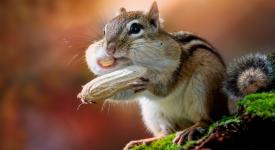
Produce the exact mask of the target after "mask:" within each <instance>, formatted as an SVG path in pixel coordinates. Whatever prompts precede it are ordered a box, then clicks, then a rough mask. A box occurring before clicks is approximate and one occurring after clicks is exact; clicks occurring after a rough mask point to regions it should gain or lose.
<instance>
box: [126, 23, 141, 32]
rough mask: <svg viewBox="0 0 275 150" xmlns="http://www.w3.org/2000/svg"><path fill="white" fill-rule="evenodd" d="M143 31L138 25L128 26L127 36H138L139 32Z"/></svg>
mask: <svg viewBox="0 0 275 150" xmlns="http://www.w3.org/2000/svg"><path fill="white" fill-rule="evenodd" d="M142 29H143V26H142V25H141V24H139V23H133V24H132V25H131V26H130V29H129V34H139V33H140V32H141V30H142Z"/></svg>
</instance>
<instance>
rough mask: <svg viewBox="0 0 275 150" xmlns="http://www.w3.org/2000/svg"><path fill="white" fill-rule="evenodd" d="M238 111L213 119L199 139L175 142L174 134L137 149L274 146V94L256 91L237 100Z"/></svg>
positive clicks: (199, 149) (211, 148)
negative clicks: (182, 142) (173, 141)
mask: <svg viewBox="0 0 275 150" xmlns="http://www.w3.org/2000/svg"><path fill="white" fill-rule="evenodd" d="M238 110H239V111H238V114H236V115H233V116H226V117H224V118H223V119H221V120H219V121H217V122H214V123H213V124H212V125H210V126H209V127H208V129H207V130H206V132H205V133H203V134H202V135H200V136H199V138H198V139H197V140H194V141H187V142H186V143H185V144H183V145H176V144H173V143H172V139H173V138H174V137H175V134H172V135H169V136H167V137H165V138H163V139H161V140H159V141H156V142H154V143H152V144H150V145H140V146H136V147H134V148H133V149H134V150H179V149H183V150H185V149H196V150H205V149H207V150H216V149H218V150H220V149H222V150H227V149H228V150H229V149H230V150H231V149H250V150H251V149H274V148H275V146H274V143H273V142H274V135H275V93H257V94H251V95H248V96H246V97H245V98H244V99H243V100H241V101H239V102H238Z"/></svg>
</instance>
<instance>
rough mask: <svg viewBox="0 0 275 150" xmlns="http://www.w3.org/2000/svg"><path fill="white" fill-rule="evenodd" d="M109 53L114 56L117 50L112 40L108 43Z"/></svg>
mask: <svg viewBox="0 0 275 150" xmlns="http://www.w3.org/2000/svg"><path fill="white" fill-rule="evenodd" d="M106 52H107V54H108V55H110V56H113V55H114V54H115V52H116V44H115V43H113V42H111V43H109V44H108V45H107V50H106Z"/></svg>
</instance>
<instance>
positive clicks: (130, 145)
mask: <svg viewBox="0 0 275 150" xmlns="http://www.w3.org/2000/svg"><path fill="white" fill-rule="evenodd" d="M163 137H165V135H164V134H162V135H159V136H156V137H152V138H147V139H141V140H135V141H130V142H129V143H128V144H127V145H126V146H125V147H124V148H123V150H129V149H131V148H133V147H134V146H138V145H142V144H145V145H148V144H151V143H152V142H154V141H157V140H159V139H161V138H163Z"/></svg>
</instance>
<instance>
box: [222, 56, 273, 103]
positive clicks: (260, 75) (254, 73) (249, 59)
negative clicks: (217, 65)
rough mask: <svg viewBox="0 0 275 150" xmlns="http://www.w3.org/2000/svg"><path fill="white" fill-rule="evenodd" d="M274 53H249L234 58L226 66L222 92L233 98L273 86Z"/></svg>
mask: <svg viewBox="0 0 275 150" xmlns="http://www.w3.org/2000/svg"><path fill="white" fill-rule="evenodd" d="M274 74H275V54H270V55H264V54H250V55H246V56H242V57H240V58H238V59H236V60H234V61H233V62H232V63H231V64H230V65H229V66H228V68H227V77H226V80H225V81H224V87H223V90H224V92H225V93H226V94H227V95H228V96H229V98H231V99H233V100H238V99H241V98H243V97H244V96H246V95H247V94H250V93H254V92H257V91H261V90H263V91H266V90H271V88H274V86H275V80H274V76H275V75H274Z"/></svg>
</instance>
